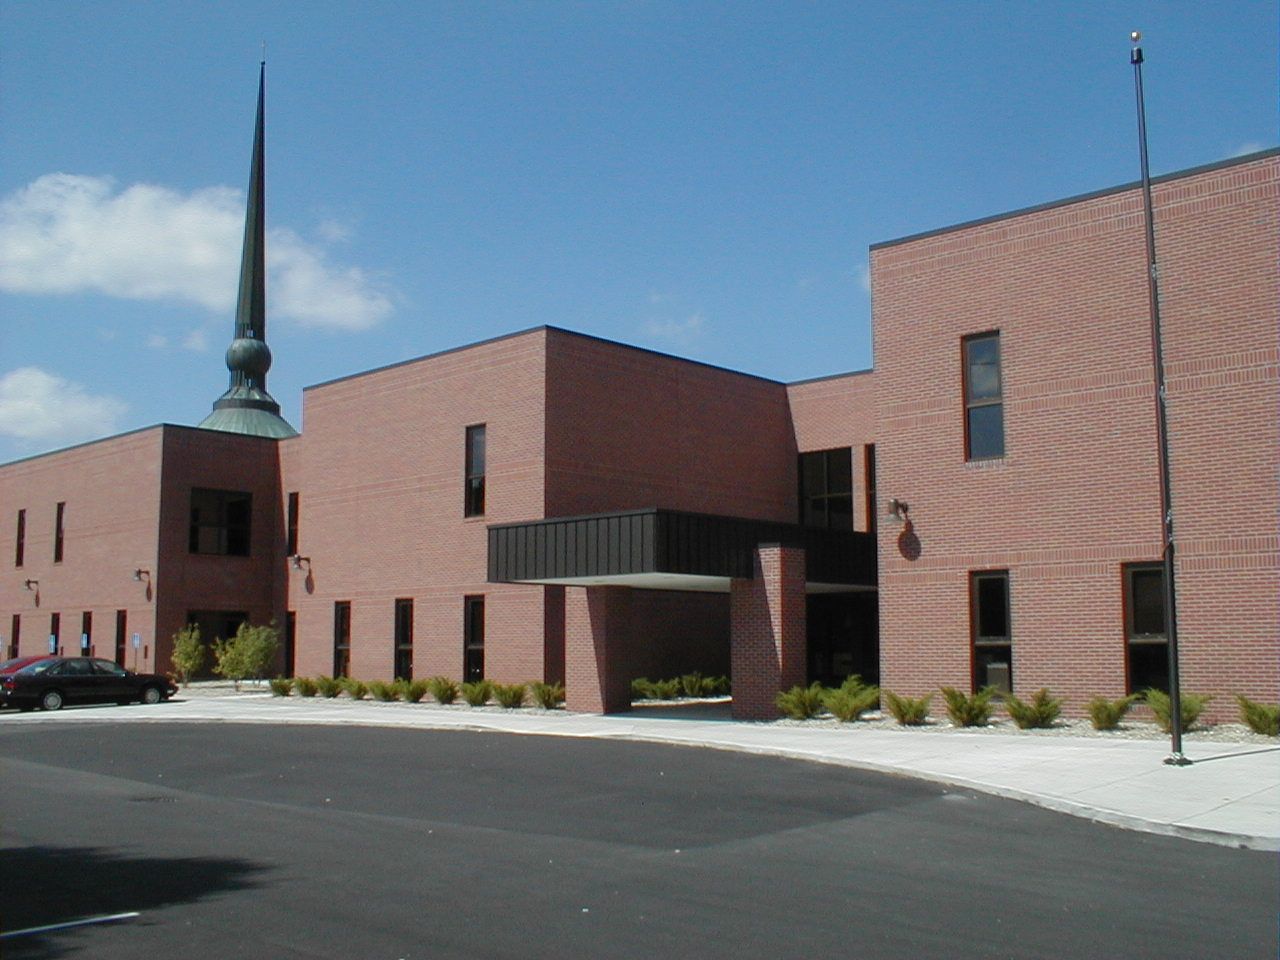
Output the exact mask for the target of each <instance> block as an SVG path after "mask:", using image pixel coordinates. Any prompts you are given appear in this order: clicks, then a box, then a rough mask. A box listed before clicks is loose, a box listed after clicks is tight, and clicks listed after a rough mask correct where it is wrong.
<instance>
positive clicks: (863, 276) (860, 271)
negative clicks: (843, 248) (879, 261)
mask: <svg viewBox="0 0 1280 960" xmlns="http://www.w3.org/2000/svg"><path fill="white" fill-rule="evenodd" d="M855 271H856V273H857V277H858V286H860V287H861V288H862V289H863V290H865V291H866V292H867V293H870V292H871V268H870V267H868V266H867V265H866V264H865V263H860V264H858V265H857V267H856V268H855Z"/></svg>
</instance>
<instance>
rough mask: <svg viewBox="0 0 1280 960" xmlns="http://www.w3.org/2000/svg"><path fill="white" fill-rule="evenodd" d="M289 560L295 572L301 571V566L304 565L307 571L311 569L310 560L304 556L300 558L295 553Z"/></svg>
mask: <svg viewBox="0 0 1280 960" xmlns="http://www.w3.org/2000/svg"><path fill="white" fill-rule="evenodd" d="M289 560H290V561H291V562H292V563H293V569H295V570H301V569H302V565H303V564H304V563H305V564H306V565H307V569H308V570H310V569H311V558H310V557H304V556H302V555H301V554H298V553H295V554H294V555H293V556H292V557H290V558H289Z"/></svg>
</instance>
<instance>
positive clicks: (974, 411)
mask: <svg viewBox="0 0 1280 960" xmlns="http://www.w3.org/2000/svg"><path fill="white" fill-rule="evenodd" d="M964 406H965V420H964V444H965V451H964V455H965V459H966V460H994V459H996V458H997V457H1003V456H1004V389H1003V387H1002V385H1001V376H1000V334H999V333H998V332H997V333H982V334H978V335H977V336H973V337H966V338H965V339H964Z"/></svg>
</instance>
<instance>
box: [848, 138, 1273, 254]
mask: <svg viewBox="0 0 1280 960" xmlns="http://www.w3.org/2000/svg"><path fill="white" fill-rule="evenodd" d="M1275 156H1280V147H1270V148H1268V149H1266V150H1259V151H1257V152H1256V153H1246V154H1244V155H1243V156H1239V157H1228V158H1227V159H1226V160H1215V161H1213V162H1212V163H1205V164H1201V165H1200V166H1197V167H1188V168H1187V169H1185V170H1176V171H1174V172H1173V173H1162V174H1161V175H1160V176H1158V177H1152V178H1151V182H1152V183H1168V182H1169V181H1171V180H1182V179H1184V178H1186V177H1194V176H1198V175H1200V174H1203V173H1212V172H1213V171H1214V170H1221V169H1223V168H1226V167H1235V166H1240V165H1242V164H1246V163H1256V162H1257V161H1259V160H1266V159H1267V158H1268V157H1275ZM1141 186H1142V181H1141V180H1133V181H1131V182H1129V183H1124V184H1121V185H1120V186H1117V187H1106V188H1104V189H1102V190H1093V191H1091V192H1089V193H1080V194H1076V195H1075V196H1071V197H1064V198H1063V199H1061V200H1049V201H1047V202H1045V203H1037V204H1033V205H1032V206H1029V207H1019V208H1018V209H1017V210H1009V211H1007V212H1005V213H997V214H994V215H992V216H990V217H979V218H978V219H977V220H965V221H964V222H962V223H953V224H951V225H950V226H946V227H936V228H935V229H933V230H925V231H922V232H921V233H912V234H908V235H907V236H905V237H898V238H896V239H893V240H881V241H880V242H879V243H873V244H871V246H870V247H868V248H867V249H868V250H883V249H884V248H886V247H896V246H899V245H901V244H905V243H914V242H915V241H917V240H927V239H929V238H930V237H939V236H943V235H945V234H948V233H954V232H957V231H960V230H968V229H970V228H972V227H981V226H986V225H987V224H990V223H999V222H1000V221H1001V220H1012V219H1013V218H1014V217H1022V216H1026V215H1027V214H1030V213H1041V212H1043V211H1045V210H1053V209H1054V208H1055V207H1065V206H1068V205H1070V204H1073V203H1084V202H1085V201H1087V200H1097V199H1098V198H1099V197H1106V196H1110V195H1112V194H1117V193H1127V192H1128V191H1130V190H1136V189H1138V188H1139V187H1141Z"/></svg>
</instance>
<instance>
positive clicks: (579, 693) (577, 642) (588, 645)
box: [564, 587, 634, 713]
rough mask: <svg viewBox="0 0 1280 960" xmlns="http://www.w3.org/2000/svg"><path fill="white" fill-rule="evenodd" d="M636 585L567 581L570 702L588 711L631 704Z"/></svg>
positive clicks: (622, 708)
mask: <svg viewBox="0 0 1280 960" xmlns="http://www.w3.org/2000/svg"><path fill="white" fill-rule="evenodd" d="M630 608H631V590H630V588H628V587H567V588H565V598H564V640H565V656H564V666H565V706H566V707H567V708H568V709H569V710H577V711H581V712H584V713H620V712H622V711H625V710H630V709H631V681H632V679H633V678H632V676H631V666H630V661H631V650H630V646H631V642H632V634H633V632H634V631H633V629H632V623H631V609H630Z"/></svg>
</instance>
